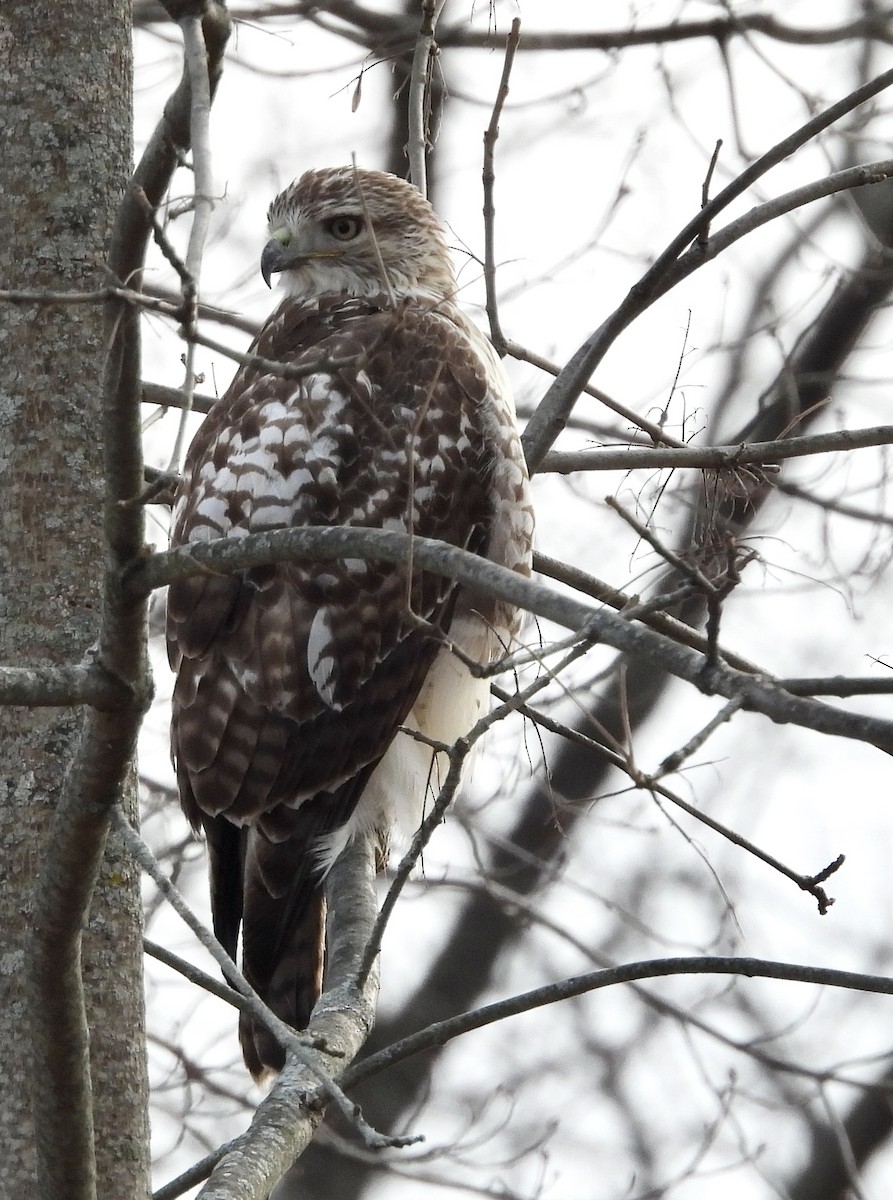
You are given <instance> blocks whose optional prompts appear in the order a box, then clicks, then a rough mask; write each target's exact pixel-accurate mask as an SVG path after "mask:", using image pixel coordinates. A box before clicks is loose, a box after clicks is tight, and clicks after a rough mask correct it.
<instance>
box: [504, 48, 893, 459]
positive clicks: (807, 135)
mask: <svg viewBox="0 0 893 1200" xmlns="http://www.w3.org/2000/svg"><path fill="white" fill-rule="evenodd" d="M891 84H893V70H891V71H886V72H884V73H883V74H882V75H879V76H878V77H877V78H876V79H873V80H871V81H870V82H869V83H867V84H864V85H863V86H862V87H859V88H856V89H855V91H853V92H850V94H849V95H848V96H845V97H844V98H843V99H842V100H840V101H838V103H837V104H833V105H831V107H830V108H827V109H825V111H824V112H822V113H820V114H819V115H818V116H816V117H813V118H812V120H810V121H807V122H806V123H805V124H804V125H801V126H800V128H799V129H797V130H795V131H794V132H793V133H792V134H790V135H789V136H788V137H786V138H783V139H782V141H780V142H778V143H776V145H774V146H773V147H772V148H771V149H770V150H768V151H767V152H766V153H765V154H763V155H761V157H760V158H758V159H757V160H756V161H755V162H753V163H752V164H751V165H750V166H749V167H747V168H746V169H745V170H744V171H742V173H741V174H740V175H739V176H737V178H736V179H734V180H733V181H732V182H731V183H730V184H728V185H727V186H726V187H725V188H723V189H722V191H721V192H719V193H718V194H717V195H716V196H715V197H714V198H713V199H712V200H710V201H709V202H708V203H707V204H706V205H704V207H703V208H702V209H701V211H700V212H699V213H698V214H697V215H696V216H695V217H693V218H692V219H691V220H690V221H689V222H688V223H687V224H686V225H685V226H684V227H683V228H682V229H681V230H680V231H679V233H678V234H677V235H676V236H675V237H674V238H673V240H672V241H671V242H670V244H669V245H668V246H667V248H666V249H665V250H664V251H663V252H662V253H661V254H660V255H659V256H658V258H657V259H656V261H655V262H654V264H653V265H652V266H651V267H650V268H649V269H648V270H647V271H646V272H645V274H644V275H643V276H642V277H641V279H640V280H639V281H638V283H636V284H634V286H633V287H632V288H631V289H630V291H629V292H628V294H627V296H626V297H625V299H624V300H623V301H622V302H621V303H620V305H619V306H618V307H617V308H616V309H615V310H614V312H613V313H612V314H611V315H610V316H609V317H608V318H607V320H606V321H604V322H603V323H602V325H601V326H599V328H598V329H597V330H596V331H595V332H594V333H593V334H592V335H591V336H590V337H589V338H588V339H587V340H586V341H585V342H584V343H583V345H582V346H581V347H580V348H579V349H578V350H577V351H576V353H575V354H573V355H572V357H571V358H570V360H569V361H568V364H567V366H566V367H565V368H564V370H563V371H562V372H561V374H560V375H559V376H558V378H557V379H556V380H555V383H553V385H552V387H551V388H550V389H549V391H548V392H547V393H546V395H545V397H544V398H543V400H542V402H541V403H540V405H539V407H538V408H537V410H536V412H535V413H534V415H533V416H532V417H531V419H530V421H529V423H528V425H527V430H526V431H525V434H524V439H523V441H524V448H525V453H526V455H527V462H528V465H529V466H530V468H531V470H536V469H537V468H538V467H539V465H540V463H541V461H542V459H543V458H544V457H545V455H546V453H547V451H548V450H549V449H550V448H551V446H552V445H553V443H554V442H555V439H556V438H557V437H558V435H559V433H560V432H561V430H562V429H563V428H564V426H565V424H566V422H567V418H568V416H569V414H570V411H571V409H572V408H573V405H574V404H575V402H576V400H577V397H578V396H579V394H580V392H581V390H582V388H583V386H584V384H585V383H586V381H587V380H588V379H589V376H590V375H591V374H592V372H593V371H594V370H595V368H596V367H597V366H598V364H599V363H600V362H601V360H602V359H603V358H604V356H605V354H606V353H607V352H608V350H609V349H610V347H611V346H612V345H613V343H614V341H615V340H616V339H617V337H618V336H619V335H620V333H622V332H623V330H624V329H626V327H627V326H628V325H629V324H630V322H631V321H632V320H633V319H634V318H635V317H637V316H639V315H640V314H641V313H643V312H644V311H645V310H646V309H647V308H648V307H649V306H650V305H651V304H652V303H653V302H654V300H655V299H656V298H657V297H658V296H662V295H664V294H665V293H666V291H667V290H668V289H669V288H670V287H672V286H673V285H674V284H675V283H678V282H679V280H680V279H682V278H684V277H685V275H687V274H691V272H692V271H694V270H695V269H696V268H697V266H699V265H700V264H701V263H702V262H704V261H706V258H707V256H708V255H710V256H713V255H715V254H716V253H718V252H719V251H718V249H716V248H715V247H721V248H724V247H725V246H727V245H729V244H731V243H730V241H729V240H725V241H719V240H718V239H717V237H716V236H714V237H713V238H711V239H710V241H709V243H708V246H707V248H706V249H700V248H699V247H698V246H697V245H696V246H695V247H694V248H693V250H692V251H691V252H689V254H688V255H687V256H686V267H685V268H682V267H681V263H680V256H681V255H682V254H683V252H684V251H685V249H686V247H687V246H688V245H689V244H690V243H691V242H692V240H693V239H695V238H697V235H698V232H699V231H700V230H701V229H702V228H704V226H705V223H709V222H710V221H712V220H713V218H714V217H715V216H716V215H717V213H719V212H721V211H722V210H723V209H724V208H726V207H727V206H728V205H729V204H731V202H732V201H733V200H734V199H736V198H737V197H738V196H740V195H741V194H742V193H743V192H744V191H746V190H747V188H749V187H750V186H751V184H753V183H755V182H756V181H757V180H758V179H759V178H761V177H762V176H763V175H765V174H766V172H767V171H769V170H771V168H772V167H774V166H776V165H777V164H778V163H780V162H783V161H784V159H785V158H788V157H789V156H790V155H791V154H793V153H794V152H795V151H796V150H799V149H800V147H801V146H803V145H805V144H806V143H807V142H808V141H810V140H811V139H812V138H814V137H816V136H817V135H818V134H819V133H821V132H822V130H824V129H827V128H828V126H829V125H832V124H833V123H834V122H835V121H838V120H840V118H841V117H842V116H845V115H846V114H847V113H848V112H852V110H853V109H854V108H857V107H858V106H859V105H860V104H864V103H865V102H866V101H867V100H870V99H871V98H872V97H873V96H876V95H878V93H879V92H882V91H883V90H884V89H885V88H888V87H889V86H890V85H891ZM857 170H859V169H858V168H857ZM862 170H863V171H864V170H866V168H862ZM843 174H846V172H839V173H838V175H843ZM887 174H889V170H887V171H886V172H885V173H884V174H883V175H882V176H881V177H882V178H886V175H887ZM832 178H833V177H832ZM865 182H868V180H867V179H866V180H865ZM810 186H815V185H810ZM848 186H850V187H852V186H855V184H854V183H853V182H850V184H849V185H848ZM798 191H799V192H801V193H802V191H803V189H798ZM789 195H793V193H789ZM803 202H804V201H803V200H802V199H801V200H799V201H798V203H803ZM794 206H795V205H792V207H794ZM763 207H765V206H763ZM784 211H787V209H784ZM751 217H752V214H748V217H745V218H742V221H744V222H747V221H748V219H750V218H751ZM766 219H767V220H768V219H770V218H769V217H766ZM736 226H741V222H733V223H732V225H731V226H729V227H728V228H727V230H725V231H723V234H720V235H719V237H720V238H722V237H723V235H726V237H727V235H728V231H729V230H731V229H733V228H734V227H736ZM754 227H755V226H753V225H751V226H748V227H747V228H754ZM744 231H746V230H744V229H742V231H741V232H738V234H737V236H742V234H743V232H744ZM733 240H734V239H733ZM680 272H681V273H680Z"/></svg>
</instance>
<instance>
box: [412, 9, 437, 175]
mask: <svg viewBox="0 0 893 1200" xmlns="http://www.w3.org/2000/svg"><path fill="white" fill-rule="evenodd" d="M444 2H445V0H422V23H421V26H420V28H419V32H418V36H417V37H416V43H415V51H414V53H413V56H412V70H411V72H410V76H409V110H408V111H409V145H408V147H407V150H408V154H409V178H410V180H411V182H412V183H414V184H415V186H416V187H417V188H418V189H419V191H420V192H421V193H422V195H423V196H425V197H426V198H427V196H428V145H429V138H430V130H429V115H430V111H429V110H430V89H431V70H432V66H433V63H434V61H435V59H436V57H437V43H436V41H435V40H434V30H435V27H436V25H437V18H438V16H439V15H440V10H441V9H442V8H443V5H444Z"/></svg>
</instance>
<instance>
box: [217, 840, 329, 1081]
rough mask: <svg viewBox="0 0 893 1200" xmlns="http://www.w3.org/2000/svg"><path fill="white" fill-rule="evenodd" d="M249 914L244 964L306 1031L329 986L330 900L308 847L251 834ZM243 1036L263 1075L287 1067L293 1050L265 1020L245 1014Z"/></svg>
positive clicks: (287, 1018)
mask: <svg viewBox="0 0 893 1200" xmlns="http://www.w3.org/2000/svg"><path fill="white" fill-rule="evenodd" d="M248 840H249V845H248V855H247V859H246V864H245V867H246V869H245V881H244V889H245V890H244V896H243V912H242V970H243V972H244V974H245V978H246V979H247V980H248V982H249V983H250V984H251V986H252V987H253V988H254V990H255V991H256V992H257V994H258V995H259V996H260V998H261V1000H263V1001H264V1003H265V1004H266V1005H268V1007H269V1008H270V1009H271V1010H272V1011H273V1012H274V1013H275V1015H276V1016H277V1017H279V1019H280V1020H282V1021H284V1022H285V1023H286V1024H287V1025H290V1026H291V1027H292V1029H299V1030H300V1029H305V1028H306V1027H307V1025H308V1024H309V1022H310V1014H311V1012H312V1011H313V1006H314V1004H315V1003H316V1001H317V1000H318V999H319V996H320V992H321V989H322V976H323V965H324V959H325V923H326V920H325V919H326V901H325V892H324V888H323V881H322V879H321V878H320V876H319V873H318V872H317V871H313V872H312V873H308V871H307V852H306V847H305V846H304V845H303V844H302V843H301V842H300V841H297V840H289V841H286V842H279V843H276V842H270V841H268V840H267V839H266V838H265V837H264V836H263V834H260V833H258V832H256V831H254V830H252V831H250V832H249V833H248ZM239 1040H240V1042H241V1044H242V1054H243V1057H244V1059H245V1065H246V1066H247V1067H248V1069H249V1071H250V1072H251V1074H252V1075H253V1076H254V1078H255V1079H261V1078H262V1077H263V1076H265V1075H266V1074H267V1073H268V1072H270V1071H281V1070H282V1068H283V1066H284V1065H285V1051H284V1050H283V1049H282V1047H281V1046H280V1045H279V1043H278V1041H277V1040H276V1038H275V1037H274V1036H273V1035H272V1033H270V1031H269V1030H268V1029H266V1028H265V1027H264V1026H263V1025H262V1024H261V1023H260V1022H258V1021H256V1020H254V1019H253V1018H251V1017H249V1016H247V1015H246V1014H244V1013H243V1014H242V1016H241V1017H240V1019H239Z"/></svg>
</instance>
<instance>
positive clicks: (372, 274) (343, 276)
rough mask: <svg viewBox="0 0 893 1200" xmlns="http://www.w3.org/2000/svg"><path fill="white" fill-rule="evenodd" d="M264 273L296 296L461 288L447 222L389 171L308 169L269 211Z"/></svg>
mask: <svg viewBox="0 0 893 1200" xmlns="http://www.w3.org/2000/svg"><path fill="white" fill-rule="evenodd" d="M267 219H268V221H269V232H270V240H269V241H268V242H267V244H266V246H265V247H264V251H263V254H262V255H261V260H260V262H261V274H262V275H263V277H264V280H265V281H266V283H267V286H269V285H270V276H271V275H274V274H281V275H282V277H283V283H284V284H285V288H286V290H287V291H288V293H289V295H290V296H293V297H295V298H296V299H305V298H306V299H309V298H311V297H318V296H320V295H331V294H333V293H335V294H337V293H344V294H346V295H349V296H372V295H380V294H381V293H382V292H384V293H387V294H389V295H392V296H393V297H394V298H395V299H405V298H409V297H414V298H421V299H428V300H444V299H447V298H449V297H452V295H453V294H454V292H455V290H456V281H455V276H454V275H453V269H452V266H451V264H450V259H449V254H448V253H447V247H446V240H445V237H444V231H443V227H442V226H441V224H440V221H439V220H438V219H437V217H436V215H435V213H434V209H433V208H432V207H431V205H430V204H429V203H428V201H427V200H425V199H424V198H423V197H422V196H421V194H420V193H419V192H418V191H417V190H416V188H414V187H413V186H412V184H410V183H407V182H406V181H405V180H403V179H398V178H397V176H396V175H388V174H386V173H385V172H383V171H361V170H359V169H357V168H355V167H329V168H326V169H324V170H319V171H307V172H305V173H304V174H303V175H302V176H301V178H300V179H297V180H295V182H294V183H292V184H291V185H290V186H289V187H287V188H286V189H285V191H284V192H281V193H280V194H279V195H278V196H277V197H276V199H275V200H274V201H273V203H272V204H271V205H270V208H269V211H268V213H267Z"/></svg>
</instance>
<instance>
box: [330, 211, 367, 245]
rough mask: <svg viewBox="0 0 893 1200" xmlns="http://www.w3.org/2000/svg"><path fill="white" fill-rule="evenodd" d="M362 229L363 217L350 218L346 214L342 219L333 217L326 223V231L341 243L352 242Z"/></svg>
mask: <svg viewBox="0 0 893 1200" xmlns="http://www.w3.org/2000/svg"><path fill="white" fill-rule="evenodd" d="M362 228H363V218H362V217H350V216H347V215H346V214H344V213H342V215H341V216H340V217H332V219H331V221H326V229H327V230H328V232H329V233H330V234H331V235H332V237H333V238H337V239H338V241H339V242H352V241H353V239H354V238H355V237H356V236H357V235H358V234H359V233H360V230H361V229H362Z"/></svg>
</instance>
